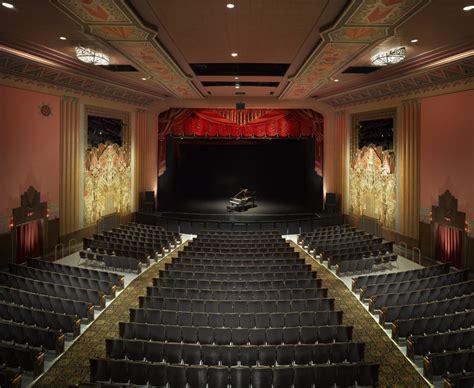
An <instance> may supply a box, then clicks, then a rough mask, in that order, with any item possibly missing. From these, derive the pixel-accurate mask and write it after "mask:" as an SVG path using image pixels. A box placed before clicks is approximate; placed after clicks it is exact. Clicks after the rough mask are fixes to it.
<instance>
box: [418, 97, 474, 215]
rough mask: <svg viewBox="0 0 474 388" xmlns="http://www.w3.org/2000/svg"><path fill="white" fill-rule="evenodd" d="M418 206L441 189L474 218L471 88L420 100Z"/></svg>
mask: <svg viewBox="0 0 474 388" xmlns="http://www.w3.org/2000/svg"><path fill="white" fill-rule="evenodd" d="M420 184H421V190H420V195H421V199H420V200H421V202H420V204H421V208H429V209H431V206H432V205H436V204H437V203H438V195H440V194H442V193H443V192H444V191H445V190H449V191H451V193H452V194H453V195H454V196H455V197H456V198H458V207H459V210H460V211H463V212H466V213H467V220H474V90H469V91H465V92H459V93H453V94H446V95H442V96H435V97H429V98H425V99H423V100H422V101H421V181H420Z"/></svg>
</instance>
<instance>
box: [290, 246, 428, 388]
mask: <svg viewBox="0 0 474 388" xmlns="http://www.w3.org/2000/svg"><path fill="white" fill-rule="evenodd" d="M291 246H292V247H293V248H294V249H295V250H296V251H298V252H300V257H303V258H305V260H306V262H307V263H308V264H311V266H312V268H313V270H314V271H317V272H318V278H321V279H322V280H323V287H327V288H328V291H329V295H328V296H329V297H330V298H334V299H335V310H343V311H344V318H343V323H344V324H345V325H353V326H354V331H353V338H352V340H353V341H361V342H365V344H366V348H365V361H368V362H378V363H380V372H379V385H380V387H390V388H394V387H400V388H402V387H403V388H408V387H413V388H414V387H417V388H418V387H430V385H429V384H428V383H427V382H426V380H425V379H424V378H423V377H422V376H421V375H420V374H419V373H418V372H417V371H416V369H415V368H414V367H413V365H412V364H411V363H410V361H409V360H408V359H407V358H406V357H405V356H404V355H403V354H402V353H401V352H400V350H399V349H398V347H397V346H396V345H395V344H394V343H393V342H392V340H391V339H390V338H389V337H388V336H387V335H386V334H385V332H384V331H383V329H382V328H381V327H380V326H379V325H378V324H377V322H375V320H374V319H373V318H372V316H371V315H370V313H369V312H368V311H367V310H366V309H365V308H364V306H362V304H361V303H360V302H359V301H358V300H357V299H356V297H355V296H354V294H353V293H352V292H351V291H350V290H349V289H348V288H347V287H346V286H345V285H344V283H343V282H342V281H341V280H339V279H338V278H337V277H336V276H334V274H333V273H332V272H331V271H329V270H328V269H327V268H326V267H324V266H322V265H321V264H319V263H318V262H317V261H315V260H314V259H313V258H312V257H311V256H309V255H308V254H307V253H306V252H305V251H304V250H303V249H302V248H300V247H299V246H298V245H296V244H295V243H294V242H293V241H291Z"/></svg>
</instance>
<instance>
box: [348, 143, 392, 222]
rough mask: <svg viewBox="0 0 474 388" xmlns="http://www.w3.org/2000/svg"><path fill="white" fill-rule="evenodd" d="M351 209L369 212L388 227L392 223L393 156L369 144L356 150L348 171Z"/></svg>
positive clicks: (363, 212) (354, 211) (355, 212)
mask: <svg viewBox="0 0 474 388" xmlns="http://www.w3.org/2000/svg"><path fill="white" fill-rule="evenodd" d="M349 179H350V184H349V186H350V210H351V213H353V214H355V215H358V216H362V215H365V216H368V217H372V218H375V219H377V220H378V222H379V223H380V224H381V225H383V226H385V227H387V228H393V227H394V226H395V205H396V199H397V198H396V197H397V192H396V182H397V178H396V175H395V156H394V154H393V152H391V151H382V147H375V146H373V145H370V146H368V147H363V148H362V149H360V150H357V151H356V153H355V155H354V158H353V159H352V165H351V169H350V173H349Z"/></svg>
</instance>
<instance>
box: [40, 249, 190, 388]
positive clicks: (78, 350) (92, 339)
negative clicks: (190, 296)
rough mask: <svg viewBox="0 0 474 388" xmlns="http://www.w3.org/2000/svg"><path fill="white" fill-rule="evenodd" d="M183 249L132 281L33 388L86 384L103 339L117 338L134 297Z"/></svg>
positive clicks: (101, 350) (100, 354) (135, 304)
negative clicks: (121, 322) (120, 323)
mask: <svg viewBox="0 0 474 388" xmlns="http://www.w3.org/2000/svg"><path fill="white" fill-rule="evenodd" d="M186 245H187V243H184V244H183V245H181V246H180V247H179V248H178V249H176V250H175V251H173V252H172V253H171V254H169V255H168V256H167V257H165V258H164V259H163V260H162V261H160V262H159V263H156V264H153V265H152V266H151V268H149V269H148V270H147V271H145V272H143V273H142V274H140V275H139V276H138V277H137V278H136V279H135V280H133V281H132V282H131V283H130V285H129V286H128V287H127V288H126V289H125V290H124V291H123V292H122V293H121V294H120V295H119V296H118V297H117V298H115V300H114V301H113V302H112V303H111V304H110V305H109V306H108V307H107V309H106V310H105V311H104V312H103V313H102V315H101V316H100V317H99V318H98V319H96V320H95V321H94V322H93V323H92V324H91V326H90V327H89V329H88V330H86V331H85V333H84V334H83V335H81V337H80V338H79V339H78V340H77V341H76V342H75V343H74V344H73V345H72V346H71V347H70V348H69V349H68V350H67V351H66V352H65V353H64V354H63V355H62V357H61V358H60V359H59V360H58V361H57V362H56V363H55V364H54V365H53V366H52V367H51V368H50V369H49V370H48V371H47V372H46V373H45V374H44V375H43V376H42V377H41V378H40V380H38V382H37V383H36V384H35V385H34V386H33V387H34V388H53V387H54V388H63V387H68V386H69V385H74V384H78V383H84V382H89V380H90V368H89V359H90V358H97V357H105V339H106V338H117V337H118V335H119V333H118V328H119V326H118V322H119V321H124V322H128V321H129V320H130V311H129V310H130V309H131V308H138V299H139V298H138V297H139V296H140V295H146V288H147V286H151V285H152V284H153V278H155V277H158V274H159V270H160V269H164V268H165V263H169V262H171V260H172V258H173V257H175V256H176V255H177V254H178V252H179V251H181V250H182V249H183V248H184V247H185V246H186Z"/></svg>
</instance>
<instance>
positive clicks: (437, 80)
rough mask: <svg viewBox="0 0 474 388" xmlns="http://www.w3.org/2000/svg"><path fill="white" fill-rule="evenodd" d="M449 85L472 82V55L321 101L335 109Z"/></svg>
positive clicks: (473, 60)
mask: <svg viewBox="0 0 474 388" xmlns="http://www.w3.org/2000/svg"><path fill="white" fill-rule="evenodd" d="M452 82H466V83H468V82H474V55H473V56H471V57H469V58H467V59H464V60H462V61H461V62H455V63H449V64H446V65H443V66H441V67H438V68H435V69H431V70H428V71H425V72H421V73H420V72H418V73H416V74H411V75H408V76H405V77H401V78H398V79H395V80H391V81H387V82H382V83H380V84H378V85H371V86H367V87H364V88H358V89H356V90H352V91H349V92H346V93H341V94H339V95H336V96H330V97H327V98H322V99H320V101H323V102H325V103H327V104H329V105H332V106H334V107H341V106H345V105H351V104H360V103H364V102H369V101H373V100H382V99H386V98H392V97H396V96H401V95H409V94H411V93H415V92H419V91H420V90H425V89H434V88H439V87H444V85H446V84H448V83H452Z"/></svg>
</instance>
